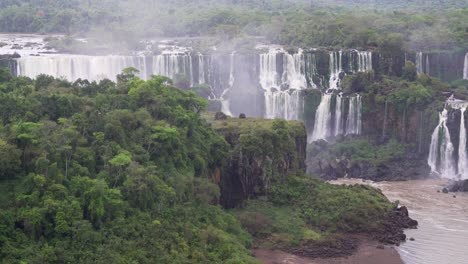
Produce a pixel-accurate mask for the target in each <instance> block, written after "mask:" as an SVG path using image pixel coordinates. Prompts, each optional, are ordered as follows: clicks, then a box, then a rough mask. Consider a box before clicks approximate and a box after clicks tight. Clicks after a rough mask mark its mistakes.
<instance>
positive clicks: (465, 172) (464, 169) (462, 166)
mask: <svg viewBox="0 0 468 264" xmlns="http://www.w3.org/2000/svg"><path fill="white" fill-rule="evenodd" d="M460 111H461V120H460V141H459V146H458V175H459V177H460V179H462V180H466V179H468V155H467V151H468V150H467V148H466V127H465V111H466V106H463V107H462V108H461V109H460Z"/></svg>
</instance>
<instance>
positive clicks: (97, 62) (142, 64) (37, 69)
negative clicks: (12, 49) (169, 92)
mask: <svg viewBox="0 0 468 264" xmlns="http://www.w3.org/2000/svg"><path fill="white" fill-rule="evenodd" d="M128 67H134V68H136V69H138V70H139V71H140V74H139V76H140V77H141V78H143V79H147V77H148V76H147V65H146V59H145V57H143V56H136V57H132V56H84V55H57V56H56V55H53V56H37V57H36V56H30V57H24V58H20V59H17V74H18V75H20V76H27V77H30V78H35V77H37V76H38V75H40V74H47V75H51V76H54V77H57V78H61V77H63V78H65V79H67V80H70V81H74V80H77V79H79V78H81V79H88V80H90V81H99V80H102V79H105V78H107V79H111V80H116V76H117V74H120V73H121V72H122V70H123V69H125V68H128Z"/></svg>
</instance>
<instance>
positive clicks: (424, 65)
mask: <svg viewBox="0 0 468 264" xmlns="http://www.w3.org/2000/svg"><path fill="white" fill-rule="evenodd" d="M429 65H430V63H429V54H426V56H424V53H422V52H418V53H417V54H416V70H417V72H418V74H423V73H425V74H429Z"/></svg>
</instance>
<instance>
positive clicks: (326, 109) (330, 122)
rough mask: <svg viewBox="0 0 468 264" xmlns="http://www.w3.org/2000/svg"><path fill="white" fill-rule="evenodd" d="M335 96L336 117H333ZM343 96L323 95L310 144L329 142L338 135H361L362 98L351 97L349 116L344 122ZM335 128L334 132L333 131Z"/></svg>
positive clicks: (316, 113)
mask: <svg viewBox="0 0 468 264" xmlns="http://www.w3.org/2000/svg"><path fill="white" fill-rule="evenodd" d="M333 96H335V99H336V104H335V109H334V112H335V115H334V116H333V115H332V113H333V112H332V107H331V103H332V98H333ZM343 100H344V98H343V95H342V94H341V93H340V94H337V95H333V94H331V93H329V94H327V93H325V94H323V95H322V99H321V101H320V104H319V106H318V108H317V111H316V112H315V122H314V129H313V132H312V136H311V137H310V138H309V142H314V141H317V140H320V139H323V140H327V139H328V138H330V137H333V136H335V137H336V136H338V135H343V134H345V135H360V134H361V131H362V97H361V96H360V95H359V94H357V95H356V96H352V97H349V99H348V100H349V108H348V116H347V117H346V119H345V120H343V112H342V109H343ZM343 121H345V122H346V127H343ZM333 127H334V130H333Z"/></svg>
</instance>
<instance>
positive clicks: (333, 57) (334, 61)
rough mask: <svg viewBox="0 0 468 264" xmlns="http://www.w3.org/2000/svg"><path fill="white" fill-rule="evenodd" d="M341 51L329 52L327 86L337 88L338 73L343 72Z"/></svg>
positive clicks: (338, 81)
mask: <svg viewBox="0 0 468 264" xmlns="http://www.w3.org/2000/svg"><path fill="white" fill-rule="evenodd" d="M342 57H343V51H341V50H340V51H339V52H334V51H332V52H330V79H329V81H328V88H329V89H332V90H337V89H338V88H339V87H340V82H341V80H340V73H341V72H343V67H342V65H343V64H342Z"/></svg>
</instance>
